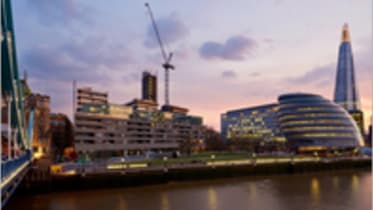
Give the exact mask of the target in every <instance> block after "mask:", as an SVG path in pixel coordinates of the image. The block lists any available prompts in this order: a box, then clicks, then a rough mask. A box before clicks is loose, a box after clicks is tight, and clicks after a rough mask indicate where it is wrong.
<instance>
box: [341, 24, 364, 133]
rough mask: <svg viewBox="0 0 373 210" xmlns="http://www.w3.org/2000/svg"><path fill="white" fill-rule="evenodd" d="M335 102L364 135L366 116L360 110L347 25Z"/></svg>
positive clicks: (343, 31)
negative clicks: (347, 113)
mask: <svg viewBox="0 0 373 210" xmlns="http://www.w3.org/2000/svg"><path fill="white" fill-rule="evenodd" d="M334 102H336V103H337V104H339V105H341V106H342V107H344V108H345V109H346V110H347V111H348V112H349V113H350V114H351V116H352V117H353V118H354V120H355V121H356V123H357V125H358V127H359V129H360V131H361V134H362V135H364V116H363V112H362V111H361V109H360V100H359V93H358V89H357V83H356V78H355V67H354V60H353V54H352V47H351V37H350V32H349V29H348V25H347V24H345V25H344V26H343V30H342V39H341V44H340V46H339V55H338V66H337V76H336V85H335V90H334Z"/></svg>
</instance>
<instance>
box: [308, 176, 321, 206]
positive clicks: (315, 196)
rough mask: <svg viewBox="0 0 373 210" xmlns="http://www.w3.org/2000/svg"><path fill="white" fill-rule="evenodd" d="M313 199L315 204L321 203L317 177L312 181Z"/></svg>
mask: <svg viewBox="0 0 373 210" xmlns="http://www.w3.org/2000/svg"><path fill="white" fill-rule="evenodd" d="M310 189H311V198H312V202H313V203H314V204H318V203H319V201H320V183H319V180H318V179H317V178H316V177H313V178H312V179H311V188H310Z"/></svg>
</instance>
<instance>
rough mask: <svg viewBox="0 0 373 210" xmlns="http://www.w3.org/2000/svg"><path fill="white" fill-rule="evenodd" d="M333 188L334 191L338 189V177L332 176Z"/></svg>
mask: <svg viewBox="0 0 373 210" xmlns="http://www.w3.org/2000/svg"><path fill="white" fill-rule="evenodd" d="M332 181H333V187H334V189H335V190H338V189H339V178H338V176H333V180H332Z"/></svg>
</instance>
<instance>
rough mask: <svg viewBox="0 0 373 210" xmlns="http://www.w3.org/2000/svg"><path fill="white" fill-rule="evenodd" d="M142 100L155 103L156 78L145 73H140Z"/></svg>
mask: <svg viewBox="0 0 373 210" xmlns="http://www.w3.org/2000/svg"><path fill="white" fill-rule="evenodd" d="M142 99H143V100H151V101H153V102H155V103H157V77H156V76H155V75H152V74H151V73H149V72H147V71H144V72H143V73H142Z"/></svg>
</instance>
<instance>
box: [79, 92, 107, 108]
mask: <svg viewBox="0 0 373 210" xmlns="http://www.w3.org/2000/svg"><path fill="white" fill-rule="evenodd" d="M107 98H108V94H107V93H106V92H98V91H93V90H92V88H89V87H86V88H78V89H77V91H76V111H77V112H86V113H101V114H106V113H108V99H107Z"/></svg>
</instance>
